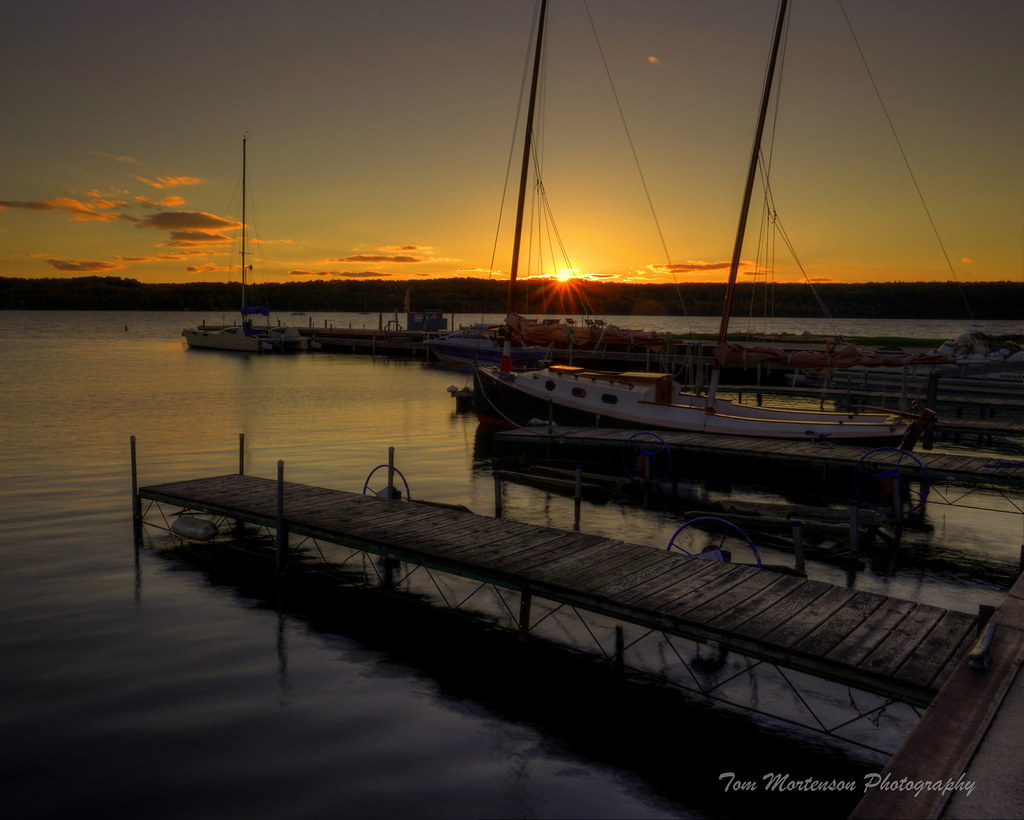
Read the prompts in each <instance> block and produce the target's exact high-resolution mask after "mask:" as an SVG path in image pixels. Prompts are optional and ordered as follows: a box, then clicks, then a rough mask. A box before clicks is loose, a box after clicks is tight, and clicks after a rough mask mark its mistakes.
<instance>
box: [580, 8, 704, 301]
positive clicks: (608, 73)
mask: <svg viewBox="0 0 1024 820" xmlns="http://www.w3.org/2000/svg"><path fill="white" fill-rule="evenodd" d="M583 8H584V9H586V12H587V19H588V20H589V21H590V28H591V30H592V31H593V32H594V42H595V44H596V45H597V52H598V54H600V55H601V64H602V65H603V66H604V72H605V75H606V76H607V77H608V85H609V86H610V87H611V90H612V99H614V100H615V107H616V108H617V109H618V112H619V119H620V120H622V130H623V131H625V132H626V141H627V142H628V143H629V150H630V151H631V152H632V154H633V162H634V163H635V164H636V170H637V173H638V174H639V175H640V184H641V186H642V187H643V189H644V196H645V197H646V198H647V206H648V207H649V208H650V209H651V218H652V219H653V220H654V227H655V230H656V231H657V232H658V239H659V240H660V242H661V248H662V251H663V252H664V254H665V262H666V264H667V265H668V269H669V271H671V272H672V283H673V284H674V285H675V286H676V295H677V296H678V298H679V304H680V306H681V307H682V309H683V315H684V316H686V315H688V314H687V310H686V303H685V302H684V301H683V293H682V290H681V289H680V287H679V283H678V282H677V281H676V280H675V272H674V270H673V268H674V266H673V264H672V256H671V254H669V252H668V245H667V243H666V242H665V234H664V232H663V231H662V230H661V223H660V222H659V221H658V214H657V212H656V211H655V209H654V200H653V199H652V198H651V191H650V189H649V188H648V187H647V179H646V178H645V177H644V172H643V168H642V167H641V166H640V157H639V156H637V153H636V146H635V145H634V144H633V135H632V134H630V132H629V126H628V125H627V124H626V115H625V112H624V111H623V110H622V103H621V102H620V101H619V94H618V91H616V89H615V83H614V81H613V80H612V73H611V69H609V67H608V60H607V59H606V58H605V56H604V49H603V48H602V47H601V40H600V38H599V37H598V35H597V26H596V25H595V24H594V17H593V15H591V13H590V4H589V3H588V2H587V0H583Z"/></svg>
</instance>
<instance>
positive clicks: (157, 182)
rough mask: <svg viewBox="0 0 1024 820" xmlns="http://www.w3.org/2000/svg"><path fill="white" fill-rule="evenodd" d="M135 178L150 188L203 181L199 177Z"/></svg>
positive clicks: (193, 183)
mask: <svg viewBox="0 0 1024 820" xmlns="http://www.w3.org/2000/svg"><path fill="white" fill-rule="evenodd" d="M135 178H136V179H137V180H138V181H139V182H142V183H145V184H146V185H148V186H150V187H151V188H178V187H180V186H182V185H202V184H203V182H205V180H202V179H200V178H199V177H157V178H156V179H148V178H147V177H140V176H137V177H135Z"/></svg>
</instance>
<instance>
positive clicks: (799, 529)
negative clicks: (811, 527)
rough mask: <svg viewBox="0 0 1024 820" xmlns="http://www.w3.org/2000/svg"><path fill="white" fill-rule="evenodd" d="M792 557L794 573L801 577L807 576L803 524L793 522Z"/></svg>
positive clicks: (801, 522)
mask: <svg viewBox="0 0 1024 820" xmlns="http://www.w3.org/2000/svg"><path fill="white" fill-rule="evenodd" d="M793 557H794V559H795V562H796V566H795V568H796V571H797V572H798V573H800V574H801V575H806V574H807V569H806V567H805V565H804V522H803V521H794V522H793Z"/></svg>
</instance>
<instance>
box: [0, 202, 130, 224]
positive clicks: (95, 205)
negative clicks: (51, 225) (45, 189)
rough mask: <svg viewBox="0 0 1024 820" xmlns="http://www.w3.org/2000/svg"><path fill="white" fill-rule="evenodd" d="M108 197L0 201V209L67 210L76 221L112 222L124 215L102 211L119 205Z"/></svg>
mask: <svg viewBox="0 0 1024 820" xmlns="http://www.w3.org/2000/svg"><path fill="white" fill-rule="evenodd" d="M121 204H123V203H121V202H115V201H113V200H109V199H94V200H93V201H92V202H88V203H86V202H80V201H79V200H77V199H72V198H71V197H67V196H60V197H55V198H53V199H46V200H43V201H42V202H18V201H11V200H8V201H0V210H6V209H8V208H25V209H27V210H32V211H67V212H68V213H69V214H70V216H71V218H72V219H73V220H75V221H76V222H113V221H115V220H118V219H125V218H126V217H125V216H123V215H122V214H118V213H106V212H104V211H106V210H109V209H110V208H114V207H117V206H118V205H121Z"/></svg>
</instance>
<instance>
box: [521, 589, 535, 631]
mask: <svg viewBox="0 0 1024 820" xmlns="http://www.w3.org/2000/svg"><path fill="white" fill-rule="evenodd" d="M532 600H533V595H531V594H530V590H528V589H524V590H522V592H520V593H519V640H521V641H525V640H526V638H527V636H528V635H529V634H530V603H531V601H532Z"/></svg>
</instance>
